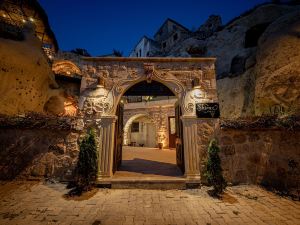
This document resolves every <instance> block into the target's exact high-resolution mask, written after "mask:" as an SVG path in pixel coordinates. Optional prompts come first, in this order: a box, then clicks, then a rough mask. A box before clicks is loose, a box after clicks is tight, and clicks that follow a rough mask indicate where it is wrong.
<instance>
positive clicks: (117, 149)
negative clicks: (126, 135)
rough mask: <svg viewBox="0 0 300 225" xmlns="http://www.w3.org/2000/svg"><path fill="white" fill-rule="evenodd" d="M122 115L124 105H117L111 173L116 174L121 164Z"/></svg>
mask: <svg viewBox="0 0 300 225" xmlns="http://www.w3.org/2000/svg"><path fill="white" fill-rule="evenodd" d="M123 113H124V105H123V104H121V103H120V104H119V105H118V107H117V113H116V115H117V117H118V119H117V121H116V125H115V146H114V163H113V172H116V171H117V170H118V168H119V167H120V166H121V163H122V146H123Z"/></svg>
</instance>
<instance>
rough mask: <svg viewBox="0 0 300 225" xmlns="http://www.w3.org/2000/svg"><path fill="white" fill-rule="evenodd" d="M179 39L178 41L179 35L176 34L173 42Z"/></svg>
mask: <svg viewBox="0 0 300 225" xmlns="http://www.w3.org/2000/svg"><path fill="white" fill-rule="evenodd" d="M177 39H178V34H177V33H176V34H174V35H173V41H176V40H177Z"/></svg>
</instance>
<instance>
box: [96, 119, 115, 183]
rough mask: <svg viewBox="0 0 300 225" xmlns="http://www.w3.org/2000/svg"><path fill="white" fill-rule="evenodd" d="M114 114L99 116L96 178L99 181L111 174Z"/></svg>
mask: <svg viewBox="0 0 300 225" xmlns="http://www.w3.org/2000/svg"><path fill="white" fill-rule="evenodd" d="M116 120H117V117H116V116H105V117H101V122H100V124H99V125H100V126H99V148H98V151H99V154H98V175H97V180H98V181H101V180H103V179H105V178H110V177H112V175H113V171H112V168H113V153H114V137H115V136H114V134H115V124H116Z"/></svg>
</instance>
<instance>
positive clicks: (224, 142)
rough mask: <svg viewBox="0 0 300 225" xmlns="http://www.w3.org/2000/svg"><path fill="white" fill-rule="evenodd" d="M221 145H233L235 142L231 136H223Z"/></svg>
mask: <svg viewBox="0 0 300 225" xmlns="http://www.w3.org/2000/svg"><path fill="white" fill-rule="evenodd" d="M220 144H221V145H232V144H233V141H232V138H231V137H230V136H223V137H221V138H220Z"/></svg>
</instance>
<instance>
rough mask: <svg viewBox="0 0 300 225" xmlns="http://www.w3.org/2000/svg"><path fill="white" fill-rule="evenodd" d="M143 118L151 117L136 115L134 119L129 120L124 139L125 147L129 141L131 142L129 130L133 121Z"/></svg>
mask: <svg viewBox="0 0 300 225" xmlns="http://www.w3.org/2000/svg"><path fill="white" fill-rule="evenodd" d="M141 117H149V115H147V114H142V113H141V114H136V115H134V116H132V117H130V118H129V120H127V122H126V124H125V125H124V137H123V145H128V144H129V141H130V137H129V129H130V127H131V124H132V122H133V121H135V120H136V119H138V118H141Z"/></svg>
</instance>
